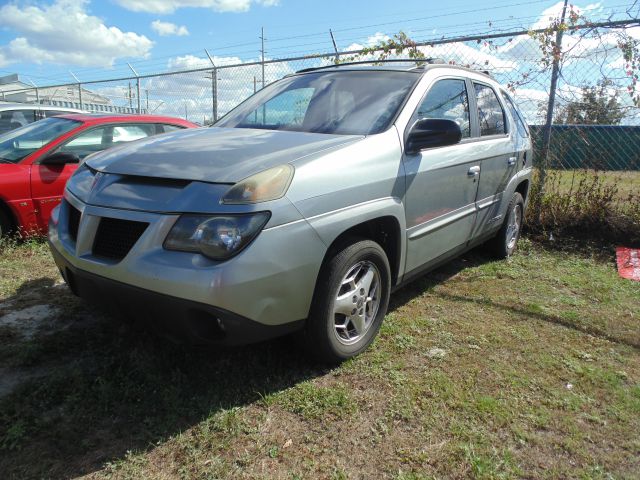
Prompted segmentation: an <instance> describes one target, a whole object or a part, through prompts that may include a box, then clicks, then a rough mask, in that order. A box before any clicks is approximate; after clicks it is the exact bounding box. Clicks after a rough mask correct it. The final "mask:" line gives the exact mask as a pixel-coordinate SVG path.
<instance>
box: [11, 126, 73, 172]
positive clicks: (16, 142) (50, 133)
mask: <svg viewBox="0 0 640 480" xmlns="http://www.w3.org/2000/svg"><path fill="white" fill-rule="evenodd" d="M78 125H80V122H77V121H75V120H67V119H66V118H47V119H45V120H40V121H38V122H34V123H30V124H29V125H25V126H24V127H20V128H16V129H15V130H12V131H10V132H7V133H5V134H3V135H0V162H5V163H6V162H9V163H17V162H19V161H20V160H22V159H23V158H25V157H26V156H27V155H29V154H31V153H33V152H35V151H36V150H38V149H39V148H42V147H44V146H45V145H46V144H48V143H49V142H51V141H52V140H55V139H56V138H58V137H59V136H60V135H62V134H64V133H67V132H69V131H71V130H73V129H74V128H76V127H77V126H78Z"/></svg>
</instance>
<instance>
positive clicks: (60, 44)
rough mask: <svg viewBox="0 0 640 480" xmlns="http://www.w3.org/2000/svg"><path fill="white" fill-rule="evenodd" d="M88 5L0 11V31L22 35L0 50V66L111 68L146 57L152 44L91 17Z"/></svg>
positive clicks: (62, 1) (63, 2)
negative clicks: (122, 61)
mask: <svg viewBox="0 0 640 480" xmlns="http://www.w3.org/2000/svg"><path fill="white" fill-rule="evenodd" d="M86 4H87V0H56V1H54V2H53V3H52V4H50V5H43V6H36V5H25V6H18V5H17V4H8V5H3V6H2V7H0V27H4V28H5V29H10V30H14V31H16V32H18V33H19V35H20V36H18V37H16V38H14V39H13V40H11V41H10V42H9V43H8V44H6V45H0V65H1V64H4V65H6V64H9V63H16V62H34V63H45V62H47V63H59V64H67V65H82V66H104V67H106V66H111V65H113V62H114V61H115V60H117V59H119V58H125V57H138V58H140V57H146V56H148V54H149V51H150V50H151V47H152V46H153V42H152V41H151V40H149V39H148V38H147V37H145V36H144V35H138V34H137V33H134V32H123V31H122V30H120V29H119V28H117V27H109V26H107V25H105V24H104V23H103V21H102V20H101V19H99V18H98V17H94V16H91V15H89V14H87V12H86V10H85V6H86Z"/></svg>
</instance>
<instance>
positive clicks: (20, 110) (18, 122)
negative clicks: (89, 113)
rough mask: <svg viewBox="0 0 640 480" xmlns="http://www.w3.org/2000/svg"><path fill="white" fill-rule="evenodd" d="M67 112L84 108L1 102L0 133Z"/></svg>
mask: <svg viewBox="0 0 640 480" xmlns="http://www.w3.org/2000/svg"><path fill="white" fill-rule="evenodd" d="M66 113H82V110H78V109H77V108H65V107H54V106H49V105H38V104H32V103H5V102H0V134H3V133H5V132H9V131H11V130H14V129H16V128H20V127H24V126H25V125H28V124H29V123H32V122H35V121H38V120H42V119H43V118H49V117H55V116H56V115H63V114H66Z"/></svg>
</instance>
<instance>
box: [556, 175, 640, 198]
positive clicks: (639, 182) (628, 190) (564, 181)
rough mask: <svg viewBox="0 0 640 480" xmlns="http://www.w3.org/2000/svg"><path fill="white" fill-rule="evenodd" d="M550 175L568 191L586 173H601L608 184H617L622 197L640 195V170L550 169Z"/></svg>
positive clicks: (561, 189)
mask: <svg viewBox="0 0 640 480" xmlns="http://www.w3.org/2000/svg"><path fill="white" fill-rule="evenodd" d="M548 174H549V176H550V177H556V178H557V179H558V186H559V190H560V191H561V192H568V191H570V190H571V187H572V185H574V186H575V185H576V184H577V183H578V182H579V180H580V178H581V177H582V176H584V175H596V174H597V175H599V176H600V177H601V178H602V182H603V184H604V185H607V186H615V187H616V188H617V195H618V197H619V198H620V199H627V198H628V197H629V195H640V171H604V172H602V171H599V172H596V171H594V170H549V171H548Z"/></svg>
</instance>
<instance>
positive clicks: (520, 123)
mask: <svg viewBox="0 0 640 480" xmlns="http://www.w3.org/2000/svg"><path fill="white" fill-rule="evenodd" d="M502 98H504V100H505V103H506V104H507V109H508V110H509V113H511V117H512V118H513V121H514V122H515V124H516V128H517V129H518V133H519V134H520V136H522V137H528V136H529V130H528V128H527V124H526V123H525V121H524V119H523V118H522V114H521V113H520V110H518V107H516V104H515V103H514V102H513V100H512V99H511V97H510V96H509V94H508V93H507V92H505V91H503V92H502Z"/></svg>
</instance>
